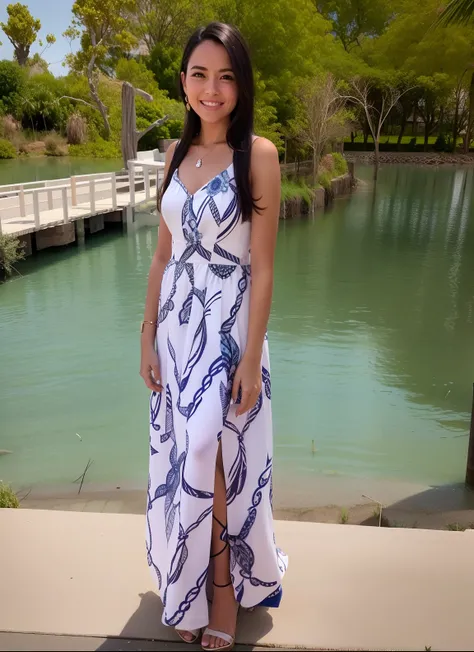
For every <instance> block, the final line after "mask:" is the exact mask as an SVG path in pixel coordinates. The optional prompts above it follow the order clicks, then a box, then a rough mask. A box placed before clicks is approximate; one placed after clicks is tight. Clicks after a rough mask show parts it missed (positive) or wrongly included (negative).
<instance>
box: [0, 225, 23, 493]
mask: <svg viewBox="0 0 474 652" xmlns="http://www.w3.org/2000/svg"><path fill="white" fill-rule="evenodd" d="M24 257H25V253H24V251H23V248H22V246H21V244H20V241H19V240H18V238H15V237H13V236H11V235H6V234H4V233H0V271H1V272H3V273H4V274H6V275H7V276H10V275H11V274H12V273H13V271H14V269H15V268H14V265H15V263H17V262H18V261H19V260H23V258H24ZM0 490H1V483H0Z"/></svg>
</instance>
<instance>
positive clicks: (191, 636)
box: [176, 629, 197, 643]
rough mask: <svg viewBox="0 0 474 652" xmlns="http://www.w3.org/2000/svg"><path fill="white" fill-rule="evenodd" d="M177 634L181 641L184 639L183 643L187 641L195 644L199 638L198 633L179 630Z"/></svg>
mask: <svg viewBox="0 0 474 652" xmlns="http://www.w3.org/2000/svg"><path fill="white" fill-rule="evenodd" d="M176 633H177V634H178V636H179V637H180V638H181V639H183V641H186V643H194V642H195V640H196V638H197V634H196V632H189V631H187V630H185V629H177V630H176Z"/></svg>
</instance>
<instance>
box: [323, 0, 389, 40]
mask: <svg viewBox="0 0 474 652" xmlns="http://www.w3.org/2000/svg"><path fill="white" fill-rule="evenodd" d="M315 4H316V7H317V9H318V11H319V12H320V13H321V14H322V15H323V16H324V17H325V18H327V19H328V20H330V21H331V22H332V24H333V26H334V32H335V34H336V36H337V37H338V38H339V40H340V41H341V43H342V45H343V47H344V49H345V50H346V51H347V52H349V51H350V50H351V49H352V48H353V47H354V46H360V45H361V39H362V38H363V37H365V36H369V37H372V38H373V37H376V36H380V34H382V33H383V31H384V30H385V28H386V26H387V25H388V22H389V20H390V18H391V17H392V15H393V10H392V8H391V2H390V1H389V0H315Z"/></svg>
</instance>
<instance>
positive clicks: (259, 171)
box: [250, 138, 280, 182]
mask: <svg viewBox="0 0 474 652" xmlns="http://www.w3.org/2000/svg"><path fill="white" fill-rule="evenodd" d="M250 173H251V176H252V179H253V180H254V181H257V182H258V181H259V179H268V180H271V181H273V182H275V181H277V178H278V179H279V178H280V160H279V156H278V150H277V148H276V147H275V145H274V144H273V143H272V142H271V140H268V139H267V138H256V139H255V140H254V141H253V143H252V151H251V155H250Z"/></svg>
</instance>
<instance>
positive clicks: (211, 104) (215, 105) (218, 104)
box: [201, 100, 224, 109]
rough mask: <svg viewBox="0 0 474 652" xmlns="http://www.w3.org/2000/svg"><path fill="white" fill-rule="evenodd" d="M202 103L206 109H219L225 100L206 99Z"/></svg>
mask: <svg viewBox="0 0 474 652" xmlns="http://www.w3.org/2000/svg"><path fill="white" fill-rule="evenodd" d="M201 104H202V105H203V106H205V107H206V109H218V108H220V107H221V106H222V105H223V104H224V102H210V101H206V100H201Z"/></svg>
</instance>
